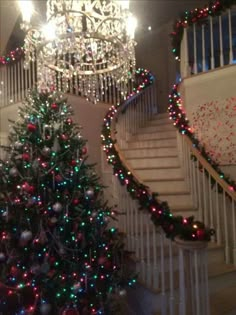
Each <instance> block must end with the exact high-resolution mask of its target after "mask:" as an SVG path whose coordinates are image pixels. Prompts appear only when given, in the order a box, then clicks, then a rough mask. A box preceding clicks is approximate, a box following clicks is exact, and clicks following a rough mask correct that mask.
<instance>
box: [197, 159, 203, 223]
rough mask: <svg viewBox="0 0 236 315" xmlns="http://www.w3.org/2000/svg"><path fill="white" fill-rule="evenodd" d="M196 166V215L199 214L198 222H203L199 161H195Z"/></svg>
mask: <svg viewBox="0 0 236 315" xmlns="http://www.w3.org/2000/svg"><path fill="white" fill-rule="evenodd" d="M196 164H197V166H196V167H197V187H198V205H197V206H198V213H199V220H201V221H202V220H203V209H202V185H201V183H200V180H201V178H200V175H201V173H200V171H199V161H198V160H197V161H196Z"/></svg>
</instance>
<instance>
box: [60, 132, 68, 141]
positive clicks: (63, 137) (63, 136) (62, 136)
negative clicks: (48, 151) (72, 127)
mask: <svg viewBox="0 0 236 315" xmlns="http://www.w3.org/2000/svg"><path fill="white" fill-rule="evenodd" d="M61 139H62V140H64V141H66V140H68V136H67V135H65V134H64V133H63V134H62V135H61Z"/></svg>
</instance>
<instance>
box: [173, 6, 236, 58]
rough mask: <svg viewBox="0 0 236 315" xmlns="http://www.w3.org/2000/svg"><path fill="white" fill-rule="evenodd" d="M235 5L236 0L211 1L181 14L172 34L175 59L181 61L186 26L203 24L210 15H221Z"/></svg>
mask: <svg viewBox="0 0 236 315" xmlns="http://www.w3.org/2000/svg"><path fill="white" fill-rule="evenodd" d="M233 5H236V0H216V1H210V2H209V4H207V5H205V6H204V7H203V8H195V9H193V10H191V11H185V12H184V13H183V14H181V15H180V17H179V19H178V20H177V21H175V23H174V26H173V31H172V33H171V34H170V37H171V42H172V52H173V54H174V55H175V59H176V60H179V61H180V46H181V41H182V38H183V33H184V29H185V28H187V27H189V26H191V25H193V24H198V25H199V24H200V25H201V24H203V23H206V21H207V19H208V17H210V16H211V17H215V16H219V15H221V14H222V13H223V12H225V11H226V10H227V9H230V8H231V7H232V6H233Z"/></svg>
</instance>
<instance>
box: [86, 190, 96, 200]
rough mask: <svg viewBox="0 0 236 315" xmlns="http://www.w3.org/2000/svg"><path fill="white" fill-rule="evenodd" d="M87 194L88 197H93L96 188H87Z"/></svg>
mask: <svg viewBox="0 0 236 315" xmlns="http://www.w3.org/2000/svg"><path fill="white" fill-rule="evenodd" d="M85 196H86V197H88V198H92V197H93V196H94V190H93V189H92V188H89V189H88V190H86V192H85Z"/></svg>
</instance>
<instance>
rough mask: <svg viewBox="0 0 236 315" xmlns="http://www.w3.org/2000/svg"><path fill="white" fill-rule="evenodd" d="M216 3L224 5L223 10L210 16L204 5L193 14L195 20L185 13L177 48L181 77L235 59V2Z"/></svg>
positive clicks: (231, 61) (219, 65)
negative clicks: (179, 44)
mask: <svg viewBox="0 0 236 315" xmlns="http://www.w3.org/2000/svg"><path fill="white" fill-rule="evenodd" d="M222 2H223V1H222ZM217 5H218V6H219V7H220V6H221V5H223V8H222V11H220V12H219V11H218V14H213V16H212V15H211V14H210V13H209V12H210V11H211V10H210V9H209V10H206V8H204V9H202V10H199V11H200V12H198V17H197V18H195V19H194V18H193V19H194V20H195V22H192V21H190V17H189V18H187V16H186V17H185V22H183V24H184V25H185V26H184V28H183V38H182V41H181V49H180V55H181V65H180V70H181V77H182V78H185V77H187V76H189V75H194V74H198V73H201V72H206V71H209V70H213V69H215V68H218V67H223V66H226V65H230V64H233V63H235V60H236V55H235V32H234V28H233V25H234V23H235V19H236V6H235V5H234V6H233V5H232V4H231V7H228V6H227V4H225V5H224V4H221V3H220V2H219V3H218V4H217ZM224 6H225V7H224ZM229 6H230V5H229ZM216 10H219V8H218V9H216ZM193 14H194V13H193ZM188 19H189V20H188Z"/></svg>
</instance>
